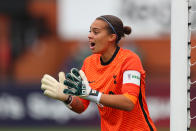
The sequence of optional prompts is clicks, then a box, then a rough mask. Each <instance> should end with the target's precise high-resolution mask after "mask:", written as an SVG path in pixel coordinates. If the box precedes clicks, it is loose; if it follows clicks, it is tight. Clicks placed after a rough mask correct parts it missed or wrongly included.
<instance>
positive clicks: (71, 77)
mask: <svg viewBox="0 0 196 131" xmlns="http://www.w3.org/2000/svg"><path fill="white" fill-rule="evenodd" d="M64 84H65V85H66V86H68V87H69V88H68V89H65V90H64V93H65V94H70V95H75V96H79V97H81V98H83V99H87V100H90V101H92V102H95V103H99V101H100V98H101V95H102V93H101V92H99V91H96V90H93V89H91V87H90V85H89V83H88V80H87V78H86V76H85V73H84V72H83V71H82V70H80V71H78V69H76V68H72V69H71V73H68V74H67V75H66V80H65V81H64Z"/></svg>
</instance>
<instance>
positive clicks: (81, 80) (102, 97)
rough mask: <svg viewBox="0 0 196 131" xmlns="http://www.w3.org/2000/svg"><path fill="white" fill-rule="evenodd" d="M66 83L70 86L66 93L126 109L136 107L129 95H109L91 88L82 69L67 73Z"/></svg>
mask: <svg viewBox="0 0 196 131" xmlns="http://www.w3.org/2000/svg"><path fill="white" fill-rule="evenodd" d="M64 84H65V85H67V86H69V87H70V88H69V89H65V90H64V93H66V94H72V95H76V96H79V97H81V98H83V99H86V100H89V101H92V102H95V103H100V104H103V105H105V106H109V107H113V108H117V109H121V110H126V111H130V110H132V109H133V107H134V102H132V99H129V97H126V96H125V95H124V94H123V95H107V94H102V93H101V92H99V91H96V90H93V89H91V87H90V86H89V83H88V80H87V78H86V76H85V74H84V72H83V71H82V70H80V71H78V70H77V69H72V70H71V73H70V74H68V75H66V80H65V82H64ZM131 97H134V96H131ZM135 99H137V98H135Z"/></svg>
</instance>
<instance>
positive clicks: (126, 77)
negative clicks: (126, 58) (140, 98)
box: [123, 70, 141, 86]
mask: <svg viewBox="0 0 196 131" xmlns="http://www.w3.org/2000/svg"><path fill="white" fill-rule="evenodd" d="M140 77H141V74H140V72H138V71H135V70H127V71H125V72H124V73H123V84H126V83H131V84H135V85H138V86H140Z"/></svg>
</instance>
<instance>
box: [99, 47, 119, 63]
mask: <svg viewBox="0 0 196 131" xmlns="http://www.w3.org/2000/svg"><path fill="white" fill-rule="evenodd" d="M119 50H120V47H119V46H117V48H116V50H115V52H114V54H113V56H112V58H111V59H109V60H108V61H107V62H103V60H102V58H101V57H100V61H101V65H108V64H110V63H111V62H112V61H113V60H114V58H115V57H116V55H117V54H118V51H119Z"/></svg>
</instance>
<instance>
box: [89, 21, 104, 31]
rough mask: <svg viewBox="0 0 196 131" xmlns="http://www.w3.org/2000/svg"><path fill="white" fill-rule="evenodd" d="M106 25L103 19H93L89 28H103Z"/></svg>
mask: <svg viewBox="0 0 196 131" xmlns="http://www.w3.org/2000/svg"><path fill="white" fill-rule="evenodd" d="M106 26H107V23H106V22H104V21H103V20H95V21H94V22H93V23H92V24H91V27H90V28H91V29H94V28H95V29H103V28H105V27H106Z"/></svg>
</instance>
